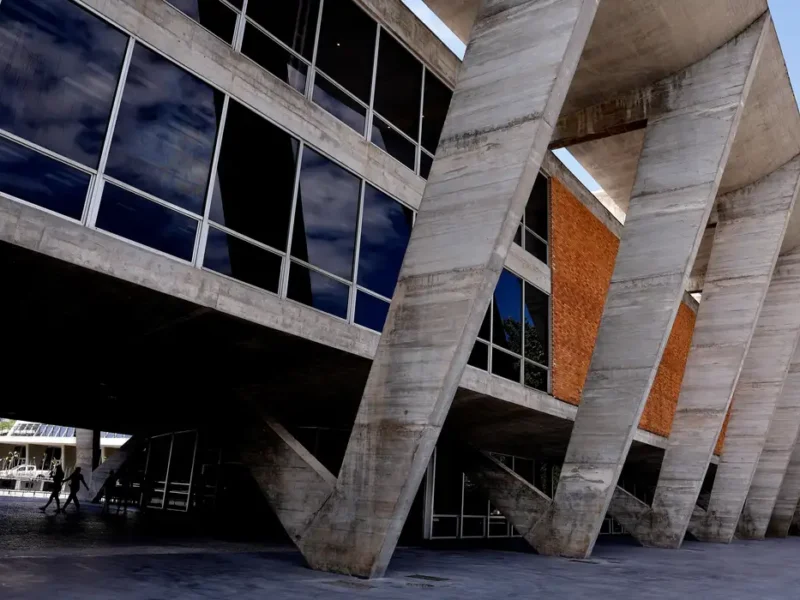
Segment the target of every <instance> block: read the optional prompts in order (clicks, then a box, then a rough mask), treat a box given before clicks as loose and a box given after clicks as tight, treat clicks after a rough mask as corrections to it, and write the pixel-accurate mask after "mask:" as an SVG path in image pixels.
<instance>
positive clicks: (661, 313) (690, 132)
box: [532, 16, 769, 557]
mask: <svg viewBox="0 0 800 600" xmlns="http://www.w3.org/2000/svg"><path fill="white" fill-rule="evenodd" d="M768 26H769V17H768V16H765V17H762V18H761V19H759V21H758V22H756V23H755V24H754V25H752V26H751V27H750V28H748V29H747V30H746V31H745V32H743V33H742V34H741V35H740V36H738V37H737V38H736V39H734V40H733V41H731V42H729V43H728V44H726V45H725V46H722V47H721V48H719V49H718V50H716V51H715V52H714V53H712V54H711V55H709V56H708V57H707V58H705V59H703V60H702V61H699V62H698V63H696V64H695V65H692V66H691V67H689V68H688V69H686V70H685V71H684V72H682V73H680V74H679V75H678V76H674V77H671V78H668V79H667V80H665V81H664V82H660V83H659V84H656V88H657V89H658V90H661V91H663V92H664V94H665V95H664V100H663V102H664V105H663V106H664V108H663V112H661V113H660V114H658V115H656V116H651V117H650V119H649V121H648V124H647V129H646V133H645V140H644V146H643V149H642V154H641V158H640V160H639V166H638V170H637V174H636V181H635V183H634V187H633V193H632V195H631V201H630V208H629V210H628V215H627V218H626V221H625V227H624V229H623V232H622V239H621V243H620V249H619V253H618V254H617V261H616V265H615V267H614V273H613V275H612V278H611V285H610V287H609V291H608V297H607V299H606V305H605V308H604V310H603V316H602V319H601V321H600V328H599V331H598V335H597V341H596V343H595V349H594V354H593V355H592V362H591V365H590V367H589V373H588V375H587V378H586V383H585V385H584V390H583V398H582V400H581V404H580V406H579V408H578V413H577V416H576V420H575V425H574V427H573V429H572V437H571V439H570V443H569V446H568V448H567V455H566V459H565V462H564V465H563V467H562V470H561V478H560V481H559V484H558V487H557V489H556V493H555V496H554V499H553V504H552V505H551V507H550V509H549V511H548V513H549V514H548V515H547V516H546V517H544V518H542V520H541V521H540V522H539V524H538V525H537V526H536V529H535V532H534V534H533V536H532V537H533V538H534V545H535V547H536V549H537V550H538V551H539V552H541V553H544V554H559V555H563V556H576V557H584V556H587V555H589V554H590V553H591V551H592V548H593V546H594V543H595V540H596V539H597V535H598V533H599V531H600V527H601V526H602V523H603V520H604V518H605V516H606V512H607V510H608V506H609V503H610V501H611V498H612V496H613V493H614V489H615V487H616V484H617V480H618V478H619V474H620V471H621V470H622V467H623V465H624V463H625V457H626V456H627V454H628V450H629V448H630V445H631V442H632V440H633V435H634V433H635V432H636V429H637V427H638V424H639V419H640V417H641V414H642V410H643V409H644V405H645V402H646V400H647V396H648V393H649V391H650V386H651V385H652V382H653V378H654V377H655V374H656V371H657V369H658V366H659V363H660V361H661V355H662V353H663V351H664V347H665V345H666V343H667V338H668V337H669V333H670V330H671V328H672V323H673V321H674V319H675V315H676V313H677V311H678V306H679V304H680V301H681V298H682V297H683V292H684V290H685V289H686V284H687V280H688V277H689V275H690V272H691V267H692V264H693V263H694V258H695V255H696V254H697V249H698V247H699V245H700V242H701V240H702V238H703V232H704V230H705V227H706V223H707V221H708V217H709V214H710V213H711V208H712V206H713V204H714V199H715V198H716V196H717V190H718V187H719V181H720V178H721V177H722V173H723V171H724V170H725V165H726V163H727V159H728V155H729V153H730V148H731V145H732V142H733V138H734V136H735V135H736V131H737V128H738V125H739V121H740V119H741V114H742V108H743V106H744V103H745V101H746V99H747V95H748V92H749V90H750V87H751V84H752V80H753V76H754V72H755V67H756V65H757V63H758V59H759V58H760V55H761V52H762V49H763V46H764V38H765V36H766V33H767V31H768Z"/></svg>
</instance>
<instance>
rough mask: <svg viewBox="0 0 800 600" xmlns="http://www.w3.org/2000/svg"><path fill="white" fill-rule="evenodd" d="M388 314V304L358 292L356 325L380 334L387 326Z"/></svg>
mask: <svg viewBox="0 0 800 600" xmlns="http://www.w3.org/2000/svg"><path fill="white" fill-rule="evenodd" d="M388 314H389V303H388V302H384V301H383V300H381V299H380V298H376V297H375V296H370V295H369V294H365V293H364V292H358V295H357V298H356V323H358V324H359V325H363V326H364V327H369V328H370V329H374V330H375V331H377V332H378V333H380V332H382V331H383V326H384V325H385V324H386V316H387V315H388Z"/></svg>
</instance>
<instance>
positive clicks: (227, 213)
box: [209, 101, 299, 251]
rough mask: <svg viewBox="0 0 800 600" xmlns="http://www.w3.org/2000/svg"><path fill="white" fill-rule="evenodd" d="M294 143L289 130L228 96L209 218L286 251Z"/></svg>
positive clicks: (295, 150)
mask: <svg viewBox="0 0 800 600" xmlns="http://www.w3.org/2000/svg"><path fill="white" fill-rule="evenodd" d="M298 145H299V144H298V142H297V140H296V139H294V138H293V137H292V136H290V135H289V134H288V133H285V132H284V131H282V130H280V129H278V128H277V127H275V126H274V125H272V124H271V123H270V122H269V121H267V120H265V119H262V118H261V117H260V116H258V115H257V114H256V113H254V112H253V111H251V110H249V109H247V108H245V107H244V106H242V105H241V104H239V103H238V102H233V101H231V102H230V104H229V105H228V117H227V120H226V121H225V132H224V134H223V136H222V148H221V151H220V157H219V164H218V165H217V178H216V183H215V185H214V193H213V195H212V200H211V210H210V211H209V217H210V218H211V220H212V221H214V222H215V223H219V224H220V225H225V226H226V227H228V228H229V229H233V230H234V231H237V232H239V233H241V234H244V235H246V236H247V237H250V238H253V239H254V240H258V241H259V242H263V243H264V244H266V245H268V246H272V247H273V248H277V249H278V250H284V251H285V250H286V241H287V239H288V236H289V217H290V215H291V213H292V194H293V192H294V178H295V173H296V168H297V147H298ZM256 147H258V148H259V150H258V151H255V150H254V148H256Z"/></svg>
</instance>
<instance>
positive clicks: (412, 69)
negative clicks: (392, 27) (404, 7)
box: [374, 31, 422, 140]
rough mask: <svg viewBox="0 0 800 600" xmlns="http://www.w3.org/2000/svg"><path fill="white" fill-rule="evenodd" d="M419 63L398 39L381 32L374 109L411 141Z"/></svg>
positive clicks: (415, 123)
mask: <svg viewBox="0 0 800 600" xmlns="http://www.w3.org/2000/svg"><path fill="white" fill-rule="evenodd" d="M421 98H422V65H421V64H420V63H419V61H417V59H416V58H414V56H413V55H412V54H411V53H410V52H409V51H408V50H406V49H405V48H404V47H403V46H402V44H400V42H398V41H397V40H395V39H394V38H393V37H392V36H391V35H390V34H388V33H386V31H381V40H380V43H379V44H378V70H377V76H376V78H375V105H374V106H375V110H376V111H378V112H379V113H380V114H381V115H382V116H383V117H385V118H386V119H387V120H388V121H389V122H390V123H391V124H392V125H394V126H395V127H397V128H398V129H400V130H401V131H402V132H403V133H405V134H406V135H407V136H409V137H410V138H411V139H413V140H417V139H419V138H418V136H419V113H420V110H421V107H420V100H421Z"/></svg>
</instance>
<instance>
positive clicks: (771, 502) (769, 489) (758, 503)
mask: <svg viewBox="0 0 800 600" xmlns="http://www.w3.org/2000/svg"><path fill="white" fill-rule="evenodd" d="M798 348H800V344H798ZM798 433H800V351H798V349H795V353H794V357H793V358H792V362H791V364H790V365H789V374H788V375H787V376H786V381H785V382H784V384H783V391H782V392H781V396H780V398H779V399H778V404H777V406H776V407H775V414H774V415H773V416H772V422H771V423H770V425H769V431H768V433H767V442H766V444H765V445H764V450H763V451H762V452H761V457H760V458H759V460H758V466H757V467H756V472H755V474H754V475H753V482H752V484H750V491H749V492H748V493H747V500H746V501H745V503H744V508H743V509H742V515H741V517H740V518H739V526H738V528H737V531H736V533H737V535H738V536H739V537H741V538H744V539H763V538H764V537H765V536H766V535H767V533H768V531H769V530H770V529H771V530H772V535H776V536H778V537H785V536H786V535H787V533H788V532H789V526H790V525H791V522H792V515H793V514H794V511H795V508H797V503H798V501H800V477H798V475H799V474H800V473H799V472H798V467H800V465H795V468H794V469H792V470H791V471H790V470H789V466H790V464H791V462H792V459H793V456H794V455H796V456H797V459H798V460H800V451H798V450H796V449H797V439H798ZM786 513H788V516H787V514H786ZM776 517H777V518H776Z"/></svg>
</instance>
